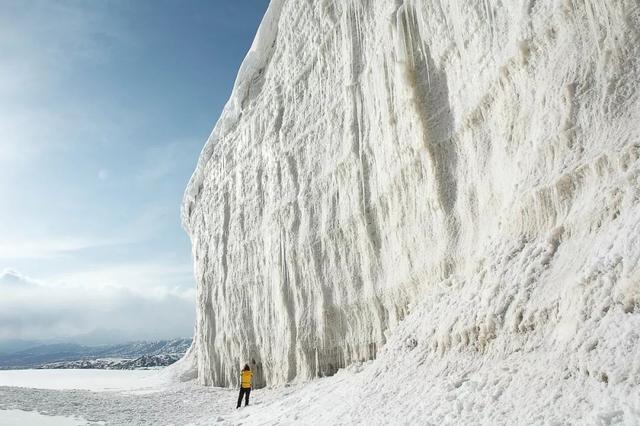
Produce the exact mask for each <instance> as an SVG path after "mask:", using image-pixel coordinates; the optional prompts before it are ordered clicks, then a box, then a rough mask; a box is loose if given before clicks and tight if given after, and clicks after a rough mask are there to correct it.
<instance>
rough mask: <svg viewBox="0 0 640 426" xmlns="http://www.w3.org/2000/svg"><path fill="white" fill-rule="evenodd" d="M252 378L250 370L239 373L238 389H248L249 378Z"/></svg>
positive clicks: (249, 385)
mask: <svg viewBox="0 0 640 426" xmlns="http://www.w3.org/2000/svg"><path fill="white" fill-rule="evenodd" d="M252 377H253V373H252V372H251V371H250V370H246V371H243V372H241V373H240V387H241V388H245V389H247V388H250V387H251V378H252Z"/></svg>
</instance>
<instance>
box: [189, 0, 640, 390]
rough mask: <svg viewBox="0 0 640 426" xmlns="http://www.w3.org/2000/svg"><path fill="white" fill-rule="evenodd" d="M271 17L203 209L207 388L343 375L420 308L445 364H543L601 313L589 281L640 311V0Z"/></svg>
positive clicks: (197, 251)
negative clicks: (461, 358)
mask: <svg viewBox="0 0 640 426" xmlns="http://www.w3.org/2000/svg"><path fill="white" fill-rule="evenodd" d="M269 10H270V12H269V13H268V14H267V17H265V20H264V21H263V24H262V26H261V28H263V26H264V29H265V31H260V32H259V34H258V36H257V40H258V41H257V42H256V43H254V46H255V49H256V50H255V52H254V53H251V54H250V55H248V58H252V59H248V60H247V61H246V65H244V64H243V68H242V70H241V72H240V73H239V77H238V82H237V84H236V87H237V88H238V90H235V89H234V93H233V94H232V100H231V101H230V103H229V104H228V107H227V108H225V112H224V113H223V115H222V117H221V119H220V120H219V121H218V123H217V125H216V127H215V129H214V131H213V133H212V136H211V137H210V139H209V141H208V142H207V145H206V146H205V149H204V150H203V154H202V156H201V158H200V161H199V165H198V168H197V170H196V172H195V173H194V177H193V178H192V179H191V182H190V184H189V187H188V188H187V191H186V193H185V200H184V204H183V220H184V222H185V228H186V229H187V230H188V232H189V233H190V235H191V238H192V242H193V253H194V264H195V268H196V278H197V280H198V322H197V324H196V338H195V340H194V348H196V349H197V350H195V354H196V356H194V357H193V359H194V360H195V362H196V363H197V371H198V377H199V379H200V380H201V381H202V382H203V383H207V384H216V385H234V384H236V380H237V374H236V373H237V368H238V367H239V366H240V365H242V364H244V363H245V362H249V363H251V364H252V365H254V368H255V371H256V380H257V383H258V385H264V384H277V383H284V382H287V381H291V380H296V379H299V380H302V379H308V378H313V377H317V376H323V375H327V374H333V373H334V372H335V371H336V370H337V369H338V368H340V367H342V366H344V365H346V364H349V363H351V362H354V361H360V360H364V359H370V358H372V357H375V356H376V354H377V352H378V350H379V349H380V347H381V346H382V345H383V344H384V343H385V342H387V340H388V338H389V337H390V336H391V337H393V336H394V332H393V330H394V328H395V327H396V326H397V325H398V323H399V322H400V321H401V320H402V319H403V318H405V317H406V315H407V314H410V309H409V307H411V309H413V312H418V313H419V315H423V316H424V318H425V322H424V324H422V326H421V328H420V330H421V331H416V333H421V334H420V335H421V336H423V337H422V339H423V341H422V342H421V343H420V344H421V345H424V346H423V347H424V348H428V349H425V350H428V351H432V352H433V353H434V354H447V353H449V352H451V350H452V348H461V347H467V348H473V350H474V351H477V352H478V353H486V352H487V351H491V350H494V351H496V352H495V353H500V351H501V350H505V351H506V350H511V351H517V350H521V349H522V348H529V347H536V345H538V346H539V345H540V344H542V343H543V342H545V340H544V339H546V338H548V336H549V334H548V333H551V331H549V330H555V329H556V328H557V329H558V330H560V329H563V327H564V329H565V330H569V329H571V328H570V327H569V326H568V325H567V324H574V322H575V323H576V324H579V323H580V319H579V318H578V319H576V318H575V315H577V314H576V312H575V309H576V308H575V307H574V306H572V305H570V304H568V303H565V302H563V300H565V299H564V297H565V296H564V295H566V294H584V297H585V300H586V301H587V302H589V301H590V300H592V299H590V298H593V297H595V296H593V295H594V294H596V292H595V290H594V291H593V292H589V291H590V290H589V291H587V290H585V289H584V288H583V287H584V286H582V284H576V281H575V280H574V279H573V278H571V277H572V276H574V277H583V280H582V282H585V283H590V284H589V285H590V286H596V284H594V283H600V285H602V286H603V287H606V288H609V289H610V290H611V291H612V292H614V293H616V292H618V293H619V294H624V306H626V308H625V309H627V310H630V311H631V312H635V311H634V310H635V303H636V296H635V293H634V292H633V291H632V290H630V288H631V287H632V285H631V284H629V282H632V281H633V279H632V278H629V277H635V276H636V275H637V265H632V264H631V262H625V263H624V268H628V269H624V268H623V267H622V266H615V265H616V262H614V261H613V260H610V261H607V262H604V261H602V260H601V259H604V258H608V257H611V259H613V258H616V256H623V255H624V256H627V257H628V258H629V259H635V258H637V256H636V255H637V253H636V251H637V248H636V245H635V243H633V244H632V243H628V244H625V241H627V240H626V239H627V238H628V239H630V238H631V237H630V236H625V235H624V233H623V232H622V231H620V229H621V228H618V227H619V226H622V225H621V224H623V223H624V224H626V225H625V226H627V225H628V226H632V225H633V223H635V222H634V220H637V218H636V216H634V214H633V209H634V208H637V204H638V198H639V197H638V196H637V190H635V192H634V188H637V187H638V180H637V179H638V175H637V170H638V167H639V163H638V154H637V149H636V148H634V147H635V146H636V145H637V144H638V140H639V134H638V129H637V128H634V127H630V126H629V125H628V122H629V121H632V120H633V119H634V118H635V117H637V115H638V114H639V113H640V107H639V106H638V102H639V100H638V91H637V71H638V69H640V60H639V59H638V58H639V57H640V55H639V53H640V51H639V49H640V48H639V47H638V43H637V40H638V28H639V27H640V25H639V21H640V12H638V6H637V4H636V3H635V2H634V1H631V0H626V1H620V2H606V3H602V2H598V1H595V0H584V1H580V2H576V1H567V2H532V1H530V0H522V1H515V2H506V3H505V2H502V1H497V0H483V1H482V2H481V3H478V4H472V3H469V2H463V1H460V0H457V1H448V2H439V1H435V2H422V1H412V0H396V1H394V2H389V1H385V0H370V1H367V2H359V1H338V0H323V1H315V2H313V1H309V2H299V1H293V0H282V1H277V2H273V3H272V5H271V6H270V8H269ZM252 49H254V47H252ZM252 51H253V50H252ZM623 182H626V183H623ZM616 185H617V186H619V187H620V188H622V189H619V190H618V191H615V190H614V188H615V187H616ZM594 200H597V201H594ZM594 202H595V203H597V206H596V205H595V204H594ZM602 206H604V207H602ZM614 217H615V218H614ZM618 233H619V234H618ZM613 234H615V235H620V238H621V242H620V243H619V244H616V245H615V247H614V246H612V247H614V248H611V249H610V251H606V250H604V249H603V252H602V253H599V254H595V252H593V251H590V249H589V248H588V247H591V245H590V244H591V243H589V242H590V241H605V240H607V238H608V237H607V235H613ZM581 242H582V243H584V244H582V243H581ZM614 251H615V252H616V253H618V254H617V255H615V256H614V255H613V254H612V253H613V252H614ZM598 256H600V257H598ZM627 257H625V259H626V258H627ZM594 259H595V260H594ZM602 262H604V263H602ZM595 264H598V265H599V266H597V267H596V266H593V265H595ZM592 266H593V268H592ZM611 268H613V269H611ZM616 268H617V269H616ZM620 268H622V270H623V271H624V274H625V275H624V276H622V275H621V272H620V271H619V270H618V269H620ZM568 271H569V272H568ZM598 271H599V272H598ZM603 271H604V272H603ZM607 271H608V272H607ZM598 274H601V275H602V276H610V277H612V278H610V281H607V282H605V283H604V284H602V283H601V282H600V281H598V280H600V279H601V278H600V277H601V275H598ZM607 274H609V275H607ZM603 282H604V281H603ZM585 292H586V293H585ZM618 293H616V294H618ZM620 297H623V296H620ZM445 302H446V306H445ZM621 303H622V302H621ZM629 306H631V307H629ZM468 312H472V313H473V315H467V313H468ZM612 312H613V311H612ZM411 315H418V314H411ZM414 321H415V318H414ZM536 321H542V322H544V326H541V325H539V324H538V323H536ZM554 321H558V323H555V322H554ZM559 324H560V325H559ZM416 327H417V326H416ZM571 327H573V325H572V326H571ZM542 330H547V331H546V333H547V334H544V333H543V331H542ZM554 333H556V331H554ZM557 334H558V335H562V336H563V337H562V338H563V339H564V338H565V337H564V336H565V334H566V331H562V332H561V331H557ZM394 339H396V340H397V338H394ZM605 346H606V345H605Z"/></svg>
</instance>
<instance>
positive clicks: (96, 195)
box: [0, 0, 268, 340]
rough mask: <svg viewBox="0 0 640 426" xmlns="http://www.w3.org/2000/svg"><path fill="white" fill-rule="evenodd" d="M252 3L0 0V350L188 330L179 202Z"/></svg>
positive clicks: (187, 275)
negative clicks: (15, 344) (14, 344)
mask: <svg viewBox="0 0 640 426" xmlns="http://www.w3.org/2000/svg"><path fill="white" fill-rule="evenodd" d="M267 5H268V0H233V1H217V0H210V1H206V0H201V1H195V0H187V1H182V0H172V1H167V0H136V1H129V0H110V1H88V0H77V1H64V0H62V1H55V2H54V1H48V0H42V1H36V0H0V52H2V54H1V55H0V339H10V338H22V339H40V338H47V337H50V338H57V337H60V338H65V337H67V336H73V335H83V334H86V333H93V334H94V335H96V334H97V335H98V340H99V338H100V337H99V335H100V334H101V333H103V334H104V335H105V336H107V335H110V334H113V333H112V332H111V331H109V330H113V331H116V332H117V333H120V334H121V335H122V336H123V337H126V338H156V337H170V336H184V335H188V334H191V332H192V328H193V319H194V312H193V311H194V302H193V301H194V297H195V282H194V279H193V275H192V268H191V248H190V244H189V240H188V237H187V236H186V234H185V233H184V231H183V230H182V228H181V226H180V219H179V206H180V202H181V199H182V194H183V191H184V188H185V186H186V183H187V181H188V179H189V177H190V175H191V172H192V171H193V169H194V167H195V165H196V162H197V158H198V154H199V152H200V150H201V149H202V146H203V145H204V142H205V140H206V138H207V136H208V135H209V133H210V132H211V130H212V128H213V125H214V124H215V122H216V120H217V118H218V116H219V115H220V112H221V110H222V107H223V106H224V104H225V103H226V101H227V99H228V97H229V95H230V93H231V88H232V85H233V82H234V79H235V75H236V72H237V70H238V68H239V65H240V63H241V61H242V59H243V57H244V55H245V54H246V52H247V50H248V49H249V47H250V45H251V42H252V40H253V36H254V35H255V32H256V29H257V26H258V25H259V22H260V19H261V18H262V15H263V14H264V12H265V10H266V7H267ZM54 295H55V296H54ZM168 315H171V316H168ZM167 320H168V321H167ZM96 330H97V331H96ZM105 338H106V337H105Z"/></svg>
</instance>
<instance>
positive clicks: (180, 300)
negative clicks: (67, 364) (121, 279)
mask: <svg viewBox="0 0 640 426" xmlns="http://www.w3.org/2000/svg"><path fill="white" fill-rule="evenodd" d="M194 299H195V292H194V291H193V290H186V291H185V290H183V291H179V290H176V289H168V288H164V289H156V291H153V292H145V291H137V290H132V289H129V288H125V287H122V286H117V285H103V286H99V287H93V286H88V285H82V286H79V285H66V284H59V283H51V282H43V281H39V280H34V279H32V278H29V277H27V276H25V275H23V274H21V273H19V272H17V271H14V270H9V269H5V270H4V271H3V272H2V273H1V274H0V339H64V338H73V337H74V336H82V335H87V334H94V335H95V334H96V333H98V334H100V333H105V338H107V337H106V335H107V334H108V335H109V336H108V338H109V340H112V334H113V332H114V331H116V332H120V333H121V334H122V335H123V336H125V337H124V338H123V340H127V339H131V338H138V339H159V338H170V337H180V336H190V335H191V334H192V331H193V324H194V320H195V306H194ZM98 338H99V336H98Z"/></svg>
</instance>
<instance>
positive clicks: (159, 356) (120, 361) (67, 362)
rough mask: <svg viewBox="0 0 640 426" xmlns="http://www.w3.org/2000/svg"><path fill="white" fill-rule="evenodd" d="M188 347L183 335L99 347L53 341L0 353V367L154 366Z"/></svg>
mask: <svg viewBox="0 0 640 426" xmlns="http://www.w3.org/2000/svg"><path fill="white" fill-rule="evenodd" d="M189 346H191V339H186V338H185V339H173V340H158V341H152V342H147V341H136V342H130V343H123V344H117V345H101V346H84V345H78V344H74V343H56V344H50V345H40V346H36V347H31V348H28V349H23V350H19V351H16V352H12V353H8V354H0V369H4V370H6V369H21V368H103V369H135V368H148V367H158V366H166V365H170V364H172V363H174V362H175V361H177V360H178V359H180V358H181V357H182V356H183V355H184V354H185V352H186V351H187V349H189Z"/></svg>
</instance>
